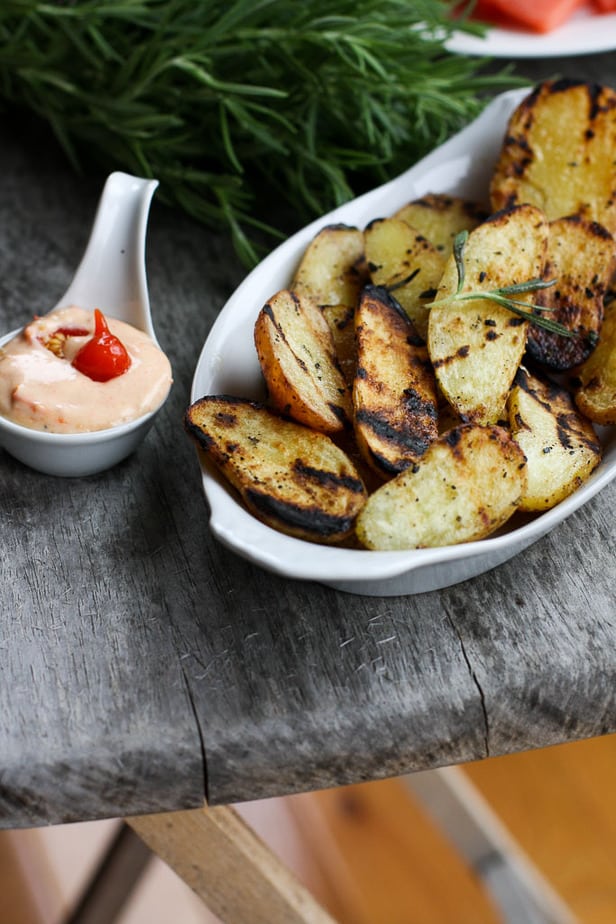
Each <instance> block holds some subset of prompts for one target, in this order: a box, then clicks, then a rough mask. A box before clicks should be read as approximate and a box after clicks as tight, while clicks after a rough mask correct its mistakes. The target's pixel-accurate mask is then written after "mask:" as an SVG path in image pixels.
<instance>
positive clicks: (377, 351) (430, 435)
mask: <svg viewBox="0 0 616 924" xmlns="http://www.w3.org/2000/svg"><path fill="white" fill-rule="evenodd" d="M355 333H356V338H357V374H356V376H355V383H354V385H353V408H354V424H355V436H356V438H357V445H358V447H359V450H360V452H361V453H362V455H363V456H364V458H365V459H366V461H367V462H368V463H369V464H370V465H371V466H372V467H373V468H374V469H375V470H376V471H377V472H379V473H380V474H381V475H383V476H386V477H391V476H392V475H395V474H396V473H397V472H400V471H402V470H403V469H405V468H407V467H408V466H409V465H411V463H413V462H416V461H417V460H418V459H420V458H421V456H422V455H423V454H424V453H425V451H426V450H427V448H428V446H429V445H430V443H432V442H433V441H434V440H435V439H436V437H437V435H438V434H437V418H438V411H437V394H436V382H435V379H434V373H433V371H432V367H431V365H430V360H429V358H428V351H427V349H426V347H425V346H423V345H419V343H418V341H417V335H416V333H415V330H414V328H413V325H412V323H411V322H410V321H409V319H408V317H407V316H406V314H405V313H404V311H403V310H402V309H401V308H400V306H399V305H398V303H397V302H396V301H395V300H394V299H393V298H392V297H391V295H389V294H388V292H387V290H386V289H384V288H383V287H381V286H366V288H365V289H364V290H363V292H362V294H361V296H360V299H359V305H358V307H357V311H356V315H355Z"/></svg>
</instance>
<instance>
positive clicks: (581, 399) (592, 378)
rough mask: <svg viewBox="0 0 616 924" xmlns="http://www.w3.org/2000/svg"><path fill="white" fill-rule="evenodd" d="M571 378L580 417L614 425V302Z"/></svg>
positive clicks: (615, 351)
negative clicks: (594, 344) (573, 381)
mask: <svg viewBox="0 0 616 924" xmlns="http://www.w3.org/2000/svg"><path fill="white" fill-rule="evenodd" d="M575 376H576V377H575V386H576V391H575V403H576V404H577V406H578V408H579V409H580V410H581V411H582V413H583V414H585V415H586V417H588V418H590V420H594V421H595V423H598V424H603V425H608V424H612V425H613V424H616V301H613V302H611V303H610V304H609V305H608V306H607V308H606V310H605V317H604V319H603V325H602V327H601V333H600V335H599V342H598V344H597V346H596V348H595V350H594V352H593V353H591V355H590V356H589V358H588V359H587V360H586V362H585V363H583V365H582V366H580V367H579V368H578V369H577V370H575Z"/></svg>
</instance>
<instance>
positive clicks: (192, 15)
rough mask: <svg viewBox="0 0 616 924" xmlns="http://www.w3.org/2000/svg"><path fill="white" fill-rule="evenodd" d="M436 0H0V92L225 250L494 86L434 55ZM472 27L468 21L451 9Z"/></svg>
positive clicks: (365, 172)
mask: <svg viewBox="0 0 616 924" xmlns="http://www.w3.org/2000/svg"><path fill="white" fill-rule="evenodd" d="M450 9H451V3H447V2H438V0H413V2H410V0H332V2H326V0H301V2H296V0H107V2H105V0H58V2H47V3H41V2H37V0H2V3H1V4H0V99H3V100H4V101H5V102H6V103H8V104H11V105H17V106H18V107H22V108H26V109H27V110H28V111H34V112H35V113H37V114H38V115H40V116H42V117H43V118H44V119H45V120H47V122H48V123H49V124H50V125H51V126H52V127H53V130H54V132H55V134H56V136H57V138H58V139H59V141H60V143H61V144H62V146H63V148H64V149H65V151H66V152H67V154H68V155H69V157H70V158H71V160H72V162H73V163H74V164H75V166H78V165H80V164H83V163H84V162H85V161H86V160H89V159H91V158H92V157H96V158H97V159H98V163H99V165H100V167H102V168H104V169H124V170H127V171H129V172H133V173H137V174H140V175H144V176H155V177H157V178H158V179H159V180H160V184H161V185H160V194H161V196H162V197H163V198H164V199H165V200H166V201H168V202H171V203H174V204H176V205H179V206H180V207H182V208H183V209H185V210H186V211H187V212H188V213H190V214H191V215H192V216H194V217H195V218H197V219H199V220H200V221H203V222H205V223H206V224H207V225H209V226H211V227H219V226H221V225H222V226H223V227H225V228H228V229H229V230H230V231H231V232H232V234H233V238H234V241H235V245H236V248H237V250H238V252H239V253H240V255H241V256H242V257H243V259H244V260H246V261H247V262H248V263H251V262H253V261H254V260H255V258H256V252H255V247H254V239H255V236H257V237H258V236H259V235H260V231H261V230H263V229H268V230H269V231H272V230H273V229H272V227H271V226H272V224H274V225H275V224H276V222H275V219H274V218H272V216H273V215H276V213H277V212H278V211H279V210H280V207H281V206H283V207H285V208H286V209H287V211H291V213H292V214H293V216H294V220H295V224H296V226H298V225H299V224H300V223H302V222H303V221H305V220H306V219H307V218H309V217H314V216H315V215H317V214H320V213H323V212H325V211H327V210H329V209H330V208H332V207H334V206H335V205H338V204H340V203H342V202H344V201H346V200H347V199H349V198H351V197H352V196H353V195H355V194H357V193H358V192H360V191H362V190H363V189H365V188H367V187H369V186H371V185H375V184H376V183H379V182H382V181H383V180H385V179H387V178H389V177H391V176H393V175H395V174H396V173H397V172H399V171H401V170H402V169H405V168H406V167H408V166H410V165H411V164H412V163H413V162H414V161H415V160H416V159H417V158H419V157H420V156H422V155H423V154H424V153H426V152H427V151H428V150H429V149H430V148H432V147H433V146H434V145H436V144H438V143H440V142H441V141H442V140H443V139H444V138H445V137H447V136H448V135H449V134H451V133H452V131H454V130H455V129H457V128H458V127H460V126H461V125H462V124H463V123H464V122H465V121H467V120H468V119H470V118H472V117H473V116H474V115H476V114H477V112H478V111H479V110H480V109H481V108H482V105H483V100H484V99H485V94H486V92H487V91H491V90H494V89H500V88H502V87H504V86H512V85H513V83H514V82H513V81H512V79H511V78H510V77H509V76H508V75H507V74H506V73H505V72H503V73H501V74H500V75H496V76H494V75H492V76H487V75H485V74H483V73H482V72H481V65H482V62H480V61H477V60H476V59H475V60H473V59H471V58H467V57H464V56H458V55H453V54H449V53H448V52H446V51H445V49H444V41H445V39H446V37H447V36H448V35H449V34H450V32H451V30H452V28H453V27H452V24H451V22H450V20H449V19H448V12H449V11H450ZM463 28H465V29H469V30H474V31H476V30H477V29H478V27H476V26H471V25H463Z"/></svg>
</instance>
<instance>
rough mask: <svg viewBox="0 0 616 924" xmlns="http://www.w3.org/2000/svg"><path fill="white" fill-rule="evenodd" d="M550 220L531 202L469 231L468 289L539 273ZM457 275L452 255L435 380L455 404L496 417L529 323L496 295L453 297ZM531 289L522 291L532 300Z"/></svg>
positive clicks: (435, 324) (436, 319)
mask: <svg viewBox="0 0 616 924" xmlns="http://www.w3.org/2000/svg"><path fill="white" fill-rule="evenodd" d="M546 246H547V222H546V221H545V219H544V217H543V214H542V213H541V212H540V211H539V209H536V208H535V207H534V206H531V205H523V206H517V207H515V208H513V209H509V210H507V211H505V212H499V213H497V214H495V215H493V216H491V217H490V218H489V219H488V220H487V221H485V222H484V223H483V224H481V225H479V226H478V227H477V228H475V230H474V231H472V232H471V234H470V235H469V238H468V241H467V244H466V248H465V251H464V265H465V268H466V275H465V281H464V285H463V289H462V291H463V292H475V291H487V290H490V289H494V288H497V287H500V286H506V285H512V284H515V283H520V282H525V281H528V280H529V279H533V278H535V277H539V276H540V275H541V272H542V270H543V264H544V257H545V250H546ZM457 282H458V274H457V270H456V264H455V260H454V258H453V256H452V257H450V259H449V261H448V263H447V267H446V269H445V273H444V274H443V279H442V282H441V284H440V286H439V290H438V294H437V304H435V305H434V306H433V307H432V308H431V310H430V323H429V328H428V350H429V352H430V358H431V360H432V364H433V366H434V369H435V372H436V377H437V381H438V384H439V387H440V388H441V390H442V392H443V394H444V395H445V397H446V398H447V400H448V401H449V403H450V404H451V405H452V406H453V408H454V409H455V411H456V412H457V413H458V414H459V415H460V416H461V417H462V418H463V419H466V420H472V421H474V422H476V423H483V424H488V423H496V422H497V421H498V420H499V419H500V418H501V416H502V414H503V411H504V408H505V402H506V400H507V395H508V393H509V388H510V387H511V383H512V381H513V377H514V375H515V373H516V370H517V368H518V366H519V365H520V361H521V359H522V355H523V353H524V349H525V346H526V332H527V327H528V322H527V321H525V320H524V319H523V318H520V317H519V316H517V315H514V314H512V313H511V312H510V311H509V309H507V308H505V307H502V306H500V305H497V304H496V303H494V302H491V301H480V300H478V299H471V300H469V301H457V302H456V301H452V300H449V299H450V298H451V297H452V296H453V295H454V294H455V292H456V289H457ZM530 298H532V293H530V294H528V295H525V296H519V299H520V300H521V301H528V300H529V299H530Z"/></svg>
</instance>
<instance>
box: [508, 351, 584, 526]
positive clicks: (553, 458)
mask: <svg viewBox="0 0 616 924" xmlns="http://www.w3.org/2000/svg"><path fill="white" fill-rule="evenodd" d="M507 407H508V411H509V422H510V425H511V434H512V436H513V438H514V439H515V441H516V442H517V443H518V445H519V446H520V448H521V449H522V451H523V452H524V455H525V456H526V459H527V463H528V464H527V479H528V481H527V487H526V490H525V491H524V493H523V495H522V500H521V503H520V510H548V509H549V508H550V507H553V506H554V505H555V504H558V503H559V501H561V500H563V498H565V497H567V496H568V495H569V494H571V493H572V492H573V491H575V489H576V488H578V487H579V486H580V485H581V484H582V483H583V482H584V481H586V479H587V478H588V476H589V475H590V473H591V472H592V470H593V469H594V468H595V467H596V466H597V465H598V464H599V462H600V461H601V452H602V450H601V444H600V442H599V441H598V439H597V436H596V434H595V431H594V430H593V428H592V424H591V423H590V421H589V420H587V419H586V418H584V417H582V415H581V414H579V413H578V412H577V411H576V409H575V406H574V404H573V400H572V398H571V395H570V394H569V392H568V391H566V390H565V389H564V388H561V387H560V386H558V385H555V384H553V383H551V382H544V381H542V380H541V379H538V378H537V377H536V376H534V375H531V374H530V373H529V372H528V371H527V370H526V369H524V368H523V367H521V368H520V369H519V370H518V372H517V374H516V377H515V382H514V385H513V388H512V389H511V394H510V395H509V400H508V404H507Z"/></svg>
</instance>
